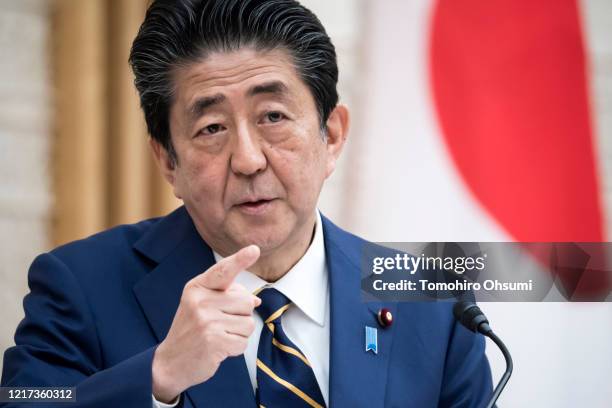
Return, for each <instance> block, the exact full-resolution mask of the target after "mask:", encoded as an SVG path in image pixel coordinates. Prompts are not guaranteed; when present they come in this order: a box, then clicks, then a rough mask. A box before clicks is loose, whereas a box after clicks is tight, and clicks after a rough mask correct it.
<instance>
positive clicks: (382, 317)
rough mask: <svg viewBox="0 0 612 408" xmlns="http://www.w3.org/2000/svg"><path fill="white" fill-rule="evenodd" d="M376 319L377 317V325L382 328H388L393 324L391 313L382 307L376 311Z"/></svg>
mask: <svg viewBox="0 0 612 408" xmlns="http://www.w3.org/2000/svg"><path fill="white" fill-rule="evenodd" d="M377 317H378V323H379V324H380V325H381V326H382V327H389V326H391V325H392V324H393V315H392V314H391V311H390V310H389V309H387V308H386V307H383V308H382V309H380V310H379V311H378V315H377Z"/></svg>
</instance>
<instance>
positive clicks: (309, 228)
mask: <svg viewBox="0 0 612 408" xmlns="http://www.w3.org/2000/svg"><path fill="white" fill-rule="evenodd" d="M315 226H316V216H314V217H312V219H311V220H309V221H308V222H307V223H306V225H305V226H304V228H303V232H302V233H300V234H296V235H297V239H295V240H293V241H290V242H286V243H285V244H284V245H281V246H280V247H278V248H273V249H270V250H264V251H262V253H261V256H260V257H259V259H258V260H257V262H256V263H255V264H254V265H253V266H251V267H250V268H249V271H251V272H252V273H254V274H255V275H257V276H259V277H260V278H261V279H263V280H265V281H266V282H276V281H277V280H279V279H280V278H282V277H283V276H285V275H286V274H287V272H289V270H290V269H291V268H293V266H294V265H295V264H296V263H298V261H299V260H300V259H301V258H302V257H303V256H304V254H305V253H306V251H308V248H309V247H310V244H311V243H312V240H313V238H314V234H315Z"/></svg>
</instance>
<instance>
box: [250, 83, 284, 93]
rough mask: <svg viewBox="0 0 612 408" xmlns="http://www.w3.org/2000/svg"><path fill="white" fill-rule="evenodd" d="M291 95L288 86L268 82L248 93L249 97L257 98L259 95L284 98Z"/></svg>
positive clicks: (256, 86)
mask: <svg viewBox="0 0 612 408" xmlns="http://www.w3.org/2000/svg"><path fill="white" fill-rule="evenodd" d="M288 93H289V88H287V85H285V84H284V83H282V82H280V81H272V82H267V83H264V84H261V85H255V86H254V87H252V88H251V89H249V91H248V92H247V95H248V96H255V95H259V94H274V95H280V96H284V95H287V94H288Z"/></svg>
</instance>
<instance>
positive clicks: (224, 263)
mask: <svg viewBox="0 0 612 408" xmlns="http://www.w3.org/2000/svg"><path fill="white" fill-rule="evenodd" d="M259 254H260V251H259V247H258V246H257V245H249V246H247V247H244V248H242V249H241V250H239V251H238V252H236V253H234V254H233V255H230V256H228V257H227V258H224V259H222V260H220V261H219V262H217V263H216V264H215V265H213V266H212V267H210V268H209V269H208V270H207V271H206V272H204V273H201V274H200V275H198V276H196V277H195V278H194V283H196V285H199V286H203V287H205V288H207V289H214V290H226V289H227V288H228V287H229V286H230V285H231V284H232V282H233V281H234V279H235V278H236V275H238V273H240V271H242V270H244V269H246V268H248V267H250V266H251V265H253V264H254V263H255V261H257V259H258V258H259Z"/></svg>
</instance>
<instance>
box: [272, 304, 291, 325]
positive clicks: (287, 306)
mask: <svg viewBox="0 0 612 408" xmlns="http://www.w3.org/2000/svg"><path fill="white" fill-rule="evenodd" d="M289 306H291V303H288V304H286V305H285V306H283V307H281V308H280V309H278V310H277V311H276V312H274V313H272V314H271V315H270V317H268V318H267V319H266V323H270V322H271V321H273V320H274V319H276V318H277V317H279V316H280V315H282V314H283V312H284V311H285V310H287V309H289Z"/></svg>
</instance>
